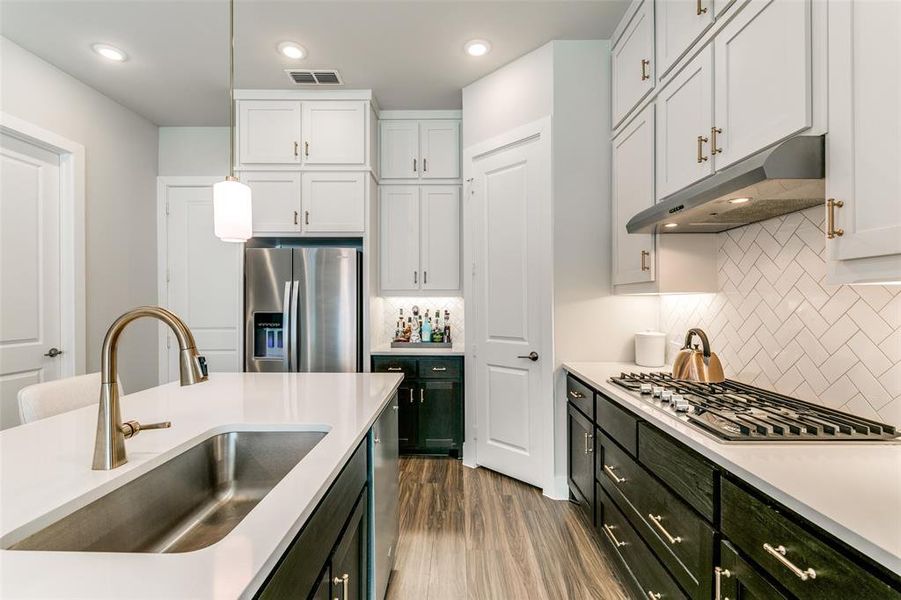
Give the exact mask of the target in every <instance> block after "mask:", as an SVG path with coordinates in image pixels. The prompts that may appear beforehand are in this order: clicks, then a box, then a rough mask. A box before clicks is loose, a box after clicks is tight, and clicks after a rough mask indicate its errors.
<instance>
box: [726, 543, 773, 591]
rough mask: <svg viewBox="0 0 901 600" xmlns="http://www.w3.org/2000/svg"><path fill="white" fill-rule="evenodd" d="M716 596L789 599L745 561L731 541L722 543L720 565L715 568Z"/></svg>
mask: <svg viewBox="0 0 901 600" xmlns="http://www.w3.org/2000/svg"><path fill="white" fill-rule="evenodd" d="M714 598H716V599H719V600H723V599H725V598H729V600H787V598H788V596H785V595H784V594H783V593H782V592H780V591H779V590H777V589H776V588H775V587H774V586H773V585H772V584H770V583H769V582H768V581H767V580H766V579H765V578H764V577H763V576H762V575H761V574H759V573H758V572H757V571H755V570H754V567H752V566H751V565H750V564H748V563H747V562H745V561H744V559H742V557H741V556H739V554H738V552H737V551H736V550H735V548H733V547H732V545H731V544H729V542H722V543H721V544H720V566H719V567H717V568H716V569H715V576H714Z"/></svg>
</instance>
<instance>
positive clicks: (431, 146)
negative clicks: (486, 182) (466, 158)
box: [379, 119, 460, 179]
mask: <svg viewBox="0 0 901 600" xmlns="http://www.w3.org/2000/svg"><path fill="white" fill-rule="evenodd" d="M379 128H380V137H381V140H380V142H379V150H380V152H381V157H380V159H381V178H382V179H459V178H460V121H459V120H458V119H446V120H437V119H436V120H431V119H429V120H420V121H418V120H414V119H390V120H383V121H381V122H380V125H379Z"/></svg>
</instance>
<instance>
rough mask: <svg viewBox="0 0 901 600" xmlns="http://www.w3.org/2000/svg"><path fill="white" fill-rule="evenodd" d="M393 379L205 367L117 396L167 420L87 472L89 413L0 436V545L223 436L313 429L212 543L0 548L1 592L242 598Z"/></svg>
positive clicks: (331, 476) (359, 436) (152, 417)
mask: <svg viewBox="0 0 901 600" xmlns="http://www.w3.org/2000/svg"><path fill="white" fill-rule="evenodd" d="M400 382H401V377H400V376H399V375H395V374H388V373H382V374H368V373H360V374H354V373H342V374H327V373H304V374H287V373H286V374H282V373H271V374H269V373H266V374H263V373H254V374H250V373H214V374H211V375H210V379H209V381H208V382H205V383H202V384H198V385H193V386H188V387H180V386H179V385H178V384H177V383H171V384H167V385H163V386H160V387H156V388H152V389H149V390H144V391H142V392H138V393H136V394H130V395H128V396H125V397H124V398H123V399H122V416H123V419H136V420H138V421H141V422H144V423H149V422H153V421H162V420H170V421H172V427H171V429H164V430H155V431H147V432H142V433H141V434H140V435H138V436H137V437H135V438H133V439H131V440H127V441H126V449H127V451H128V463H127V464H125V465H123V466H122V467H119V468H118V469H114V470H112V471H93V470H91V458H92V452H93V446H94V430H95V428H96V423H97V408H96V407H95V406H92V407H87V408H83V409H80V410H76V411H72V412H69V413H64V414H61V415H57V416H55V417H51V418H49V419H43V420H41V421H37V422H34V423H30V424H28V425H23V426H21V427H15V428H12V429H7V430H5V431H2V432H0V469H2V470H0V542H2V543H0V545H2V546H4V547H5V546H8V545H9V544H11V543H14V542H15V541H18V540H20V539H22V538H24V537H26V536H27V535H29V534H31V533H33V532H34V531H36V530H38V529H41V528H42V527H44V526H45V525H48V524H49V523H51V522H53V521H56V520H57V519H58V518H60V517H62V516H65V515H67V514H69V513H71V512H73V511H74V510H76V509H78V508H80V507H82V506H84V505H86V504H88V503H89V502H91V501H92V500H94V499H96V498H98V497H100V496H102V495H103V494H105V493H106V492H109V491H110V490H113V489H115V488H117V487H119V486H121V485H123V484H124V483H126V482H128V481H131V480H132V479H135V478H136V477H138V476H139V475H141V474H143V473H145V472H147V471H149V470H150V469H151V468H153V467H155V466H157V465H159V464H161V463H163V462H165V461H166V460H168V459H169V458H172V457H174V456H176V455H177V454H179V453H180V452H182V451H184V450H186V449H187V448H189V447H191V446H193V445H194V444H195V443H197V442H199V441H201V440H203V439H206V438H208V437H210V436H211V435H213V434H216V433H221V432H224V431H242V430H243V431H248V430H250V431H260V430H293V431H302V430H308V431H325V432H327V434H326V435H325V437H324V438H322V440H321V441H320V442H319V443H318V444H317V445H316V446H315V447H314V448H313V449H312V450H311V451H310V453H309V454H308V455H307V456H306V457H304V458H303V459H302V460H301V461H300V463H298V464H297V466H296V467H294V469H292V470H291V471H290V472H289V473H288V474H287V475H286V476H285V478H284V479H282V480H281V482H279V484H278V485H277V486H276V487H275V488H273V489H272V491H270V492H269V494H268V495H266V497H265V498H263V500H262V501H261V502H260V503H259V504H258V505H257V506H256V507H255V508H254V509H253V510H252V511H251V512H250V513H249V514H248V515H247V516H246V517H245V518H244V520H243V521H241V522H240V523H239V524H238V525H237V527H235V529H233V530H232V531H231V532H230V533H229V534H228V535H227V536H226V537H225V538H223V539H222V540H221V541H220V542H218V543H216V544H213V545H212V546H209V547H207V548H203V549H201V550H197V551H194V552H186V553H182V554H137V553H101V552H34V551H11V550H0V597H2V598H123V597H128V598H130V599H135V598H238V597H248V596H251V595H252V594H253V593H254V592H255V591H256V589H257V588H258V587H259V585H260V584H261V583H262V582H263V580H264V579H265V577H266V575H267V574H268V573H269V572H270V571H271V569H272V567H273V566H274V565H275V562H276V561H277V559H278V558H279V557H280V556H281V554H282V553H283V552H284V551H285V549H286V548H287V547H288V545H289V544H290V542H291V540H292V539H293V538H294V536H295V535H296V534H297V532H298V531H300V528H301V527H302V526H303V524H304V523H305V522H306V520H307V518H309V516H310V514H311V513H312V511H313V509H314V508H315V507H316V505H317V503H318V502H319V500H320V499H321V498H322V497H323V496H324V495H325V492H326V491H327V490H328V487H329V486H330V485H331V483H332V482H333V481H334V480H335V478H336V477H337V476H338V473H339V472H340V471H341V468H342V467H343V466H344V464H345V463H346V462H347V460H348V459H349V458H350V457H351V455H352V454H353V451H354V450H355V449H356V448H357V446H358V444H359V443H360V442H361V441H362V440H363V439H364V437H365V435H366V433H367V432H368V430H369V429H370V427H371V426H372V424H373V422H374V421H375V419H376V418H377V417H378V415H379V414H380V412H381V411H382V409H383V408H384V407H385V406H386V405H387V404H388V402H389V401H390V399H391V398H392V397H393V396H394V393H395V391H396V390H397V387H398V385H399V384H400Z"/></svg>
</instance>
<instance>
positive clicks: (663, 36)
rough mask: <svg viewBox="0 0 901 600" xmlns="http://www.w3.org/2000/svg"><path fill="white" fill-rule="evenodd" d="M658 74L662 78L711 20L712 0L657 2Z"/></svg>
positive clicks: (705, 29) (669, 0)
mask: <svg viewBox="0 0 901 600" xmlns="http://www.w3.org/2000/svg"><path fill="white" fill-rule="evenodd" d="M655 10H656V15H655V18H656V24H657V38H656V46H657V77H658V79H662V78H663V77H664V76H666V74H667V73H668V72H669V70H670V68H671V67H672V66H673V64H675V62H676V61H677V60H678V59H679V58H681V57H682V55H683V54H685V53H686V52H687V51H688V49H689V48H690V47H691V45H692V44H694V42H695V40H697V39H698V38H699V37H701V35H702V34H703V33H704V32H705V31H707V28H708V27H710V26H711V25H712V24H713V17H714V15H713V0H666V1H665V2H657V5H656V7H655Z"/></svg>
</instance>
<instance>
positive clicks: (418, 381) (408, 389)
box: [372, 355, 463, 457]
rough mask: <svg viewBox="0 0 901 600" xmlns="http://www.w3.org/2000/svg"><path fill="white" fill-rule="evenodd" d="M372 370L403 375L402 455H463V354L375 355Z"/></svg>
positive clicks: (400, 399)
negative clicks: (426, 355) (424, 355)
mask: <svg viewBox="0 0 901 600" xmlns="http://www.w3.org/2000/svg"><path fill="white" fill-rule="evenodd" d="M372 370H373V371H374V372H376V373H398V374H402V375H403V376H404V381H403V383H401V386H400V390H399V392H398V413H399V414H398V437H399V441H400V453H401V454H424V455H433V456H453V457H459V456H460V454H461V452H462V450H463V357H462V356H429V357H419V356H407V355H404V356H394V355H389V356H373V357H372Z"/></svg>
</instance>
